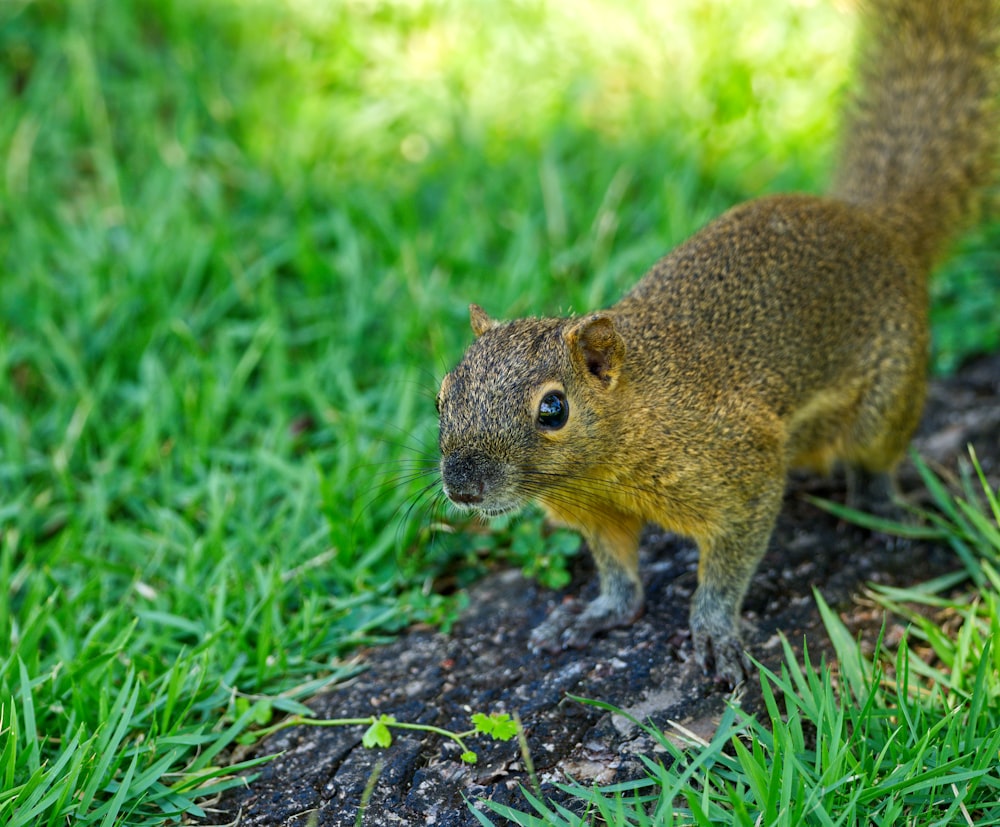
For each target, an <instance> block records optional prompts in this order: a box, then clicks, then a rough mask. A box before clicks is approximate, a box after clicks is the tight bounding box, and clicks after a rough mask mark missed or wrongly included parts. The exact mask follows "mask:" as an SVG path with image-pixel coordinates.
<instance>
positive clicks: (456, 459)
mask: <svg viewBox="0 0 1000 827" xmlns="http://www.w3.org/2000/svg"><path fill="white" fill-rule="evenodd" d="M494 465H495V463H492V462H490V460H489V459H487V458H486V457H485V456H483V455H482V454H452V455H451V456H447V457H445V458H444V459H442V460H441V481H442V482H443V483H444V493H445V494H447V495H448V499H449V500H451V501H452V502H453V503H455V504H456V505H470V506H476V505H481V504H482V503H483V500H484V499H485V497H486V489H487V485H488V483H490V482H493V481H494V480H493V478H494V477H495V476H497V475H496V473H495V469H493V466H494ZM491 469H493V470H494V472H493V473H491Z"/></svg>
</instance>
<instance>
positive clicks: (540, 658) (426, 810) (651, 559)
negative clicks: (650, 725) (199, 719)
mask: <svg viewBox="0 0 1000 827" xmlns="http://www.w3.org/2000/svg"><path fill="white" fill-rule="evenodd" d="M970 443H971V444H973V445H974V446H975V448H976V452H977V454H978V456H979V459H980V461H981V463H982V466H983V468H984V470H985V471H986V473H987V475H988V476H989V477H990V479H991V482H992V484H993V485H994V486H995V485H996V484H997V481H998V478H1000V354H997V355H994V356H992V357H988V358H984V359H981V360H978V361H976V362H974V363H973V364H971V365H969V366H968V367H966V368H965V369H964V370H962V371H961V372H960V373H959V374H958V375H956V376H955V377H952V378H950V379H947V380H943V381H939V382H937V383H935V384H934V385H933V387H932V390H931V394H930V398H929V399H928V403H927V407H926V411H925V415H924V421H923V425H922V427H921V431H920V434H919V436H918V438H917V439H916V440H915V447H916V449H917V450H918V452H919V453H920V454H921V455H922V456H923V457H924V458H925V459H926V460H927V461H928V462H929V463H930V464H931V465H932V467H934V468H935V469H936V470H938V472H939V473H943V474H945V475H951V474H953V473H954V471H955V469H956V468H957V465H958V463H959V462H960V461H961V460H962V458H964V457H966V456H967V454H966V445H967V444H970ZM900 485H901V488H902V489H903V491H904V492H905V493H906V494H907V496H908V497H909V498H910V499H911V500H914V501H918V502H919V501H920V500H922V499H925V498H926V492H924V491H922V490H921V488H920V482H919V477H918V476H917V475H916V473H915V471H914V469H913V468H912V467H910V466H909V464H907V465H905V466H904V467H903V468H902V469H901V473H900ZM805 494H811V495H816V496H821V497H828V498H830V499H833V500H843V496H844V484H843V480H841V479H832V480H823V479H816V478H813V477H808V476H802V477H796V478H795V479H793V480H792V481H791V483H790V485H789V490H788V494H787V498H786V503H785V508H784V511H783V513H782V516H781V519H780V520H779V522H778V528H777V530H776V532H775V534H774V537H773V539H772V542H771V549H770V551H769V552H768V554H767V556H766V557H765V559H764V561H763V563H762V564H761V566H760V569H759V571H758V572H757V574H756V576H755V578H754V581H753V585H752V587H751V589H750V593H749V595H748V597H747V600H746V605H745V607H744V617H745V618H746V620H747V622H748V632H747V640H748V642H749V644H750V650H751V652H752V654H753V655H754V657H755V658H757V659H758V660H760V661H761V662H763V663H765V664H767V665H768V666H770V667H772V668H776V667H777V666H778V665H779V664H780V662H781V660H782V653H781V646H780V641H779V637H778V633H779V632H781V633H783V634H784V635H785V636H786V637H787V638H788V639H789V640H790V641H791V642H792V643H793V644H794V645H796V646H798V647H801V645H802V641H803V640H808V645H809V651H810V655H811V656H812V657H813V659H814V660H816V658H817V656H818V655H819V654H820V653H828V652H829V644H828V641H827V637H826V633H825V631H824V629H823V626H822V623H821V621H820V619H819V616H818V613H817V609H816V605H815V602H814V600H813V597H812V589H813V588H817V589H819V591H820V592H821V593H822V594H823V596H824V597H825V599H826V600H827V602H828V603H830V604H831V605H832V606H834V607H835V608H837V609H838V611H840V612H841V615H842V616H843V617H844V619H845V620H846V621H847V622H848V624H849V625H850V626H851V627H852V628H853V629H857V630H859V631H861V632H863V633H866V634H867V636H868V637H870V638H871V639H874V637H875V636H876V635H877V633H878V631H879V629H880V628H881V627H882V624H883V620H884V618H883V617H882V615H881V613H879V612H877V611H874V610H873V608H872V607H871V605H870V604H869V603H866V602H865V601H863V600H857V599H856V598H857V597H858V595H859V594H860V593H861V592H862V590H863V588H864V586H865V584H866V583H869V582H877V583H884V584H895V585H905V584H913V583H916V582H921V581H924V580H928V579H930V578H932V577H934V576H936V575H939V574H942V573H944V572H946V571H951V570H954V569H956V568H958V567H959V566H958V561H957V560H956V559H955V558H954V557H953V556H952V555H951V553H950V552H949V551H948V549H947V548H945V547H943V546H940V545H933V544H927V543H916V542H908V543H904V542H902V541H899V540H894V539H891V538H888V537H885V536H882V535H873V534H871V533H869V532H867V531H865V530H863V529H860V528H857V527H855V526H852V525H848V524H845V523H843V522H841V521H839V520H837V519H836V518H834V517H832V516H830V515H829V514H827V513H825V512H824V511H821V510H820V509H818V508H817V507H815V506H814V505H812V504H811V503H809V502H808V501H807V500H806V499H805V497H804V495H805ZM575 565H576V568H577V571H576V576H575V582H574V583H573V585H572V586H571V587H570V588H569V589H567V590H566V593H565V594H575V593H578V592H579V591H580V590H581V589H585V588H587V581H588V578H589V576H590V574H591V571H590V562H589V559H588V558H587V556H586V555H580V556H579V557H578V558H577V561H576V564H575ZM696 565H697V555H696V553H695V551H694V549H693V547H692V546H690V545H689V544H687V543H685V542H684V541H680V540H677V539H676V538H674V537H671V536H667V535H663V534H661V533H656V532H652V531H651V532H650V533H649V534H648V535H647V538H646V541H645V543H644V547H643V571H644V575H645V578H646V590H647V596H648V607H647V610H646V613H645V615H644V616H643V617H642V618H640V619H639V620H638V621H637V622H636V623H635V624H634V626H632V627H631V628H629V629H622V630H617V631H614V632H611V633H608V634H606V635H603V636H601V637H599V638H598V639H597V640H595V641H593V642H592V644H591V645H590V646H589V647H588V648H586V649H585V650H582V651H572V652H564V653H562V654H559V655H547V654H545V655H532V654H529V653H528V650H527V640H528V633H529V631H530V630H531V629H532V627H534V626H535V625H536V624H537V623H539V622H540V621H541V620H542V619H543V618H544V617H545V615H546V613H547V612H548V611H550V610H551V608H552V607H553V605H555V603H556V602H557V601H558V600H560V599H562V597H564V596H565V595H564V594H559V593H553V592H550V591H546V590H544V589H541V588H539V587H538V586H537V585H535V584H534V583H531V582H528V581H526V580H525V579H524V578H523V577H521V575H520V574H518V573H517V572H504V573H501V574H498V575H495V576H493V577H490V578H488V579H487V580H485V581H484V582H482V583H480V584H479V585H478V586H476V587H475V588H474V589H473V590H472V592H471V595H470V605H469V608H468V610H467V611H466V612H465V613H464V615H463V616H462V618H461V620H460V622H459V623H458V624H457V625H456V626H455V628H454V629H453V630H452V631H451V633H450V634H443V633H440V632H435V631H430V630H426V629H414V630H412V631H410V632H409V633H408V634H406V635H404V636H403V637H401V638H400V639H399V640H397V641H396V642H394V643H392V644H390V645H388V646H384V647H381V648H377V649H371V650H369V651H366V652H364V653H363V656H362V657H363V661H364V664H365V666H366V667H367V668H366V670H365V671H364V672H363V673H362V674H360V675H359V676H358V677H356V678H355V679H353V680H352V681H350V682H349V683H347V684H344V685H341V686H338V687H337V688H335V689H333V690H331V691H329V692H327V693H325V694H322V695H320V696H318V697H316V698H313V699H312V701H311V702H310V703H309V706H310V707H311V708H312V709H313V710H314V711H315V713H316V715H317V716H318V717H320V718H328V717H345V716H351V717H363V716H367V715H372V714H383V713H384V714H389V715H393V716H395V717H396V719H398V720H400V721H410V722H420V723H426V724H433V725H436V726H439V727H444V728H447V729H451V730H458V731H461V730H465V729H468V728H469V727H470V724H469V716H470V714H471V713H473V712H492V711H504V712H508V713H511V714H514V713H516V714H517V715H518V716H519V717H520V719H521V721H522V722H523V724H524V728H525V731H526V735H527V743H528V747H529V754H530V756H531V758H532V759H533V761H534V766H535V771H536V773H537V775H538V777H539V779H540V780H541V781H542V786H543V793H544V794H546V795H549V796H553V797H555V798H557V799H558V794H557V791H556V789H555V788H554V787H553V786H552V784H553V782H559V781H564V780H566V779H567V778H569V777H572V778H574V779H576V780H578V781H585V782H589V781H596V782H599V783H611V782H614V781H616V780H622V779H623V778H628V777H631V776H634V775H635V774H637V772H640V769H639V767H640V765H639V762H638V761H637V759H636V756H637V755H638V754H654V753H655V752H656V747H655V745H654V744H653V743H652V742H651V741H650V740H649V739H648V738H647V737H646V736H645V735H644V734H643V733H642V732H641V731H640V730H638V729H637V728H636V727H634V726H632V725H631V724H629V723H628V721H627V720H626V719H624V718H622V717H621V716H612V715H611V714H609V713H606V712H603V711H601V710H600V709H597V708H595V707H593V706H589V705H583V704H581V703H578V702H576V701H573V700H570V699H569V698H568V696H569V695H575V696H582V697H585V698H593V699H600V700H602V701H606V702H608V703H611V704H613V705H615V706H617V707H619V708H621V709H623V710H625V711H627V712H630V713H631V714H632V715H633V716H635V717H636V718H639V719H642V720H644V719H652V720H653V721H654V722H656V723H660V724H664V725H665V724H666V722H667V721H677V722H680V723H681V724H683V725H684V726H685V727H687V728H688V729H690V730H692V731H694V732H696V733H701V734H703V735H708V734H710V733H711V732H712V731H713V729H714V725H715V722H716V721H717V720H718V716H719V715H720V713H721V711H722V709H723V708H724V705H725V703H726V701H727V699H730V698H732V697H733V696H732V695H731V694H730V693H728V692H726V691H725V690H724V688H720V687H718V686H716V685H714V684H713V683H712V682H710V681H709V680H707V679H705V678H704V677H703V676H702V675H701V674H700V673H699V672H698V671H697V670H696V669H695V668H694V666H693V664H692V663H691V661H690V660H689V656H690V642H689V640H688V639H687V612H688V603H689V600H690V597H691V593H692V591H693V589H694V586H695V569H696ZM890 623H891V621H890ZM892 632H893V630H892V628H890V634H892ZM755 683H756V681H753V680H751V681H749V682H748V686H747V687H744V688H743V689H742V690H741V691H740V692H739V693H737V696H736V697H737V698H738V702H739V703H740V704H741V706H742V707H743V708H744V709H746V710H748V711H756V710H758V709H760V694H759V692H760V690H759V687H755V686H753V684H755ZM362 729H363V728H361V727H354V728H331V729H325V728H318V727H295V728H291V729H288V730H285V731H283V732H281V733H279V734H277V735H276V736H273V737H272V738H270V739H269V740H267V741H266V742H264V743H263V744H261V745H259V746H258V747H257V753H258V754H272V753H277V752H280V753H281V755H280V757H278V758H276V759H275V760H273V761H272V762H270V763H269V764H267V765H266V766H265V768H264V769H263V770H262V771H261V772H260V774H259V776H257V777H256V778H253V780H250V781H249V782H248V783H247V785H246V786H245V787H241V788H237V789H235V790H232V791H230V792H229V793H227V794H226V795H225V796H224V797H223V799H222V800H221V801H218V802H215V803H214V805H213V806H212V807H211V818H210V819H209V821H210V822H211V823H213V824H239V825H246V827H250V825H254V827H264V825H298V826H299V827H305V825H312V824H315V825H318V826H319V827H322V826H324V825H353V824H354V823H355V821H356V818H357V811H358V807H359V805H360V802H361V800H362V795H363V792H364V790H365V787H366V785H367V784H368V783H369V779H371V778H372V774H373V770H374V769H375V768H376V765H377V764H379V763H380V762H382V764H383V765H382V768H381V774H379V775H378V777H377V780H376V782H375V784H374V787H373V789H372V791H371V797H370V800H369V803H368V807H367V810H366V811H365V813H364V818H363V823H364V824H365V825H407V824H435V825H449V826H450V827H458V825H463V826H464V825H477V824H478V823H479V822H478V821H477V820H476V818H475V816H474V815H473V814H472V812H471V811H470V810H469V808H468V806H467V804H466V800H469V801H473V802H474V801H475V800H476V799H480V798H488V799H492V800H494V801H498V802H505V803H509V804H511V805H513V806H515V807H517V808H518V809H521V810H524V809H527V805H526V802H525V800H524V798H523V797H522V794H521V785H527V783H528V776H527V773H526V771H525V767H524V763H523V760H522V757H521V752H520V749H519V747H518V744H517V742H516V740H515V741H512V742H507V743H501V742H492V741H488V740H487V739H485V738H473V739H471V742H470V746H472V748H473V749H475V750H476V751H477V752H478V754H479V761H478V763H477V764H475V765H474V766H470V765H467V764H463V763H461V762H460V761H459V760H458V749H457V748H456V747H455V746H454V745H453V744H451V743H450V742H449V741H446V740H444V739H442V738H440V737H436V736H424V735H423V734H422V733H401V732H398V731H397V732H395V733H394V741H393V744H392V746H391V747H389V748H388V749H385V750H370V749H365V748H363V747H362V745H361V735H362ZM239 757H241V758H242V757H246V756H239ZM493 819H494V821H495V822H496V823H499V820H498V819H497V818H496V817H495V816H494V817H493ZM203 823H207V822H203Z"/></svg>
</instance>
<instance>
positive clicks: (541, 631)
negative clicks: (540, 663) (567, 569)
mask: <svg viewBox="0 0 1000 827" xmlns="http://www.w3.org/2000/svg"><path fill="white" fill-rule="evenodd" d="M641 614H642V601H641V599H640V600H639V601H638V602H637V605H636V604H634V603H627V604H625V605H624V606H621V605H616V604H614V603H613V602H612V601H610V600H607V599H606V598H605V597H603V596H602V597H598V598H597V599H596V600H592V601H591V602H590V603H584V602H583V601H581V600H575V599H574V600H569V601H566V602H565V603H562V604H560V605H559V606H556V608H555V609H554V610H553V612H552V614H550V615H549V616H548V617H547V618H546V619H545V620H544V621H543V622H542V623H541V624H539V625H538V626H537V627H536V628H535V629H534V631H532V633H531V637H530V638H529V639H528V645H529V646H530V647H531V650H532V651H533V652H560V651H562V650H563V649H582V648H583V647H584V646H586V645H587V644H588V643H589V642H590V640H591V638H593V636H594V635H595V634H597V633H598V632H603V631H605V630H606V629H614V628H617V627H619V626H629V625H631V624H632V623H633V622H634V621H635V619H636V618H637V617H639V615H641Z"/></svg>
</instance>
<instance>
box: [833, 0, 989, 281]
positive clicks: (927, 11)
mask: <svg viewBox="0 0 1000 827" xmlns="http://www.w3.org/2000/svg"><path fill="white" fill-rule="evenodd" d="M861 24H862V25H861V27H860V33H861V42H860V44H859V46H860V48H859V50H858V60H857V66H856V69H855V87H854V88H855V90H856V91H855V93H854V95H853V96H852V99H851V100H850V101H849V102H848V105H847V107H846V111H845V114H844V123H843V129H842V134H843V138H842V146H841V154H840V161H839V164H838V166H837V170H836V172H835V176H834V182H833V186H832V188H831V190H830V194H831V195H832V196H833V197H835V198H840V199H842V200H844V201H847V202H850V203H854V204H857V205H859V206H862V207H864V208H867V209H870V210H872V211H874V212H875V213H877V214H878V215H879V217H880V218H881V220H882V221H883V222H884V223H885V225H886V226H888V227H891V228H892V230H893V231H894V232H895V233H897V234H898V235H899V236H900V237H901V238H902V239H903V240H904V242H905V244H906V247H907V248H908V249H909V250H911V251H912V252H913V254H914V255H915V256H916V257H917V258H918V260H919V261H920V263H921V264H923V265H924V266H925V267H930V266H931V265H932V264H933V263H934V262H935V261H936V260H937V259H938V257H940V255H941V254H942V253H943V252H944V248H945V247H946V246H947V244H948V243H949V242H950V241H951V239H952V237H953V236H954V235H955V234H956V233H957V232H958V231H959V230H961V229H962V228H963V227H964V226H965V225H967V224H969V223H971V221H972V220H974V219H975V218H976V217H977V215H978V213H979V211H980V208H981V201H982V195H983V190H984V185H987V184H989V183H990V182H991V180H992V178H993V175H994V171H995V169H996V164H997V144H998V140H1000V118H998V109H997V105H996V103H997V95H998V94H1000V78H998V73H997V49H998V47H1000V6H998V4H997V3H996V2H995V0H962V2H956V0H863V2H862V15H861Z"/></svg>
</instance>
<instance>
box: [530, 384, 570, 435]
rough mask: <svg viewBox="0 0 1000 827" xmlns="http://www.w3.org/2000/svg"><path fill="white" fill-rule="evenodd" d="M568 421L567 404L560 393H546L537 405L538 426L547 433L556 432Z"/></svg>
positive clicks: (563, 395)
mask: <svg viewBox="0 0 1000 827" xmlns="http://www.w3.org/2000/svg"><path fill="white" fill-rule="evenodd" d="M567 419H569V402H567V401H566V396H565V394H563V393H562V392H560V391H553V392H552V393H547V394H545V396H543V397H542V401H541V402H539V403H538V424H539V426H540V427H542V428H544V429H545V430H547V431H558V430H559V429H560V428H561V427H562V426H563V425H565V424H566V420H567Z"/></svg>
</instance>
